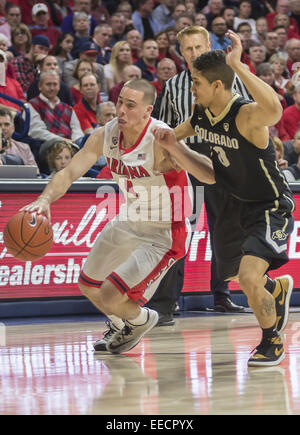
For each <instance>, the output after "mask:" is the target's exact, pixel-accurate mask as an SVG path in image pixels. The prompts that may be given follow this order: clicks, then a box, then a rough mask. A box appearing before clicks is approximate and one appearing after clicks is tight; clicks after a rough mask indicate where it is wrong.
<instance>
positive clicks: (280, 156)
mask: <svg viewBox="0 0 300 435" xmlns="http://www.w3.org/2000/svg"><path fill="white" fill-rule="evenodd" d="M271 140H272V143H273V146H274V149H275V155H276V160H277V164H278V167H279V169H281V170H283V169H286V168H287V167H288V161H287V160H285V158H284V146H283V143H282V141H281V140H280V139H279V137H276V136H274V137H272V138H271Z"/></svg>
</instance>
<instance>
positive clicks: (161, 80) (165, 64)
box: [151, 57, 177, 95]
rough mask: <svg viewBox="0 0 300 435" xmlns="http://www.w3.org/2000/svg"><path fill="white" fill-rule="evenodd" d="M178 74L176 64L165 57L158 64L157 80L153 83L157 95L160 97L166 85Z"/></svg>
mask: <svg viewBox="0 0 300 435" xmlns="http://www.w3.org/2000/svg"><path fill="white" fill-rule="evenodd" d="M175 74H177V68H176V64H175V62H174V61H173V60H172V59H169V58H167V57H165V58H164V59H161V60H160V61H159V62H158V64H157V80H155V81H154V82H151V83H152V85H153V86H154V87H155V89H156V93H157V95H159V94H160V93H161V91H162V89H163V86H164V84H165V83H166V81H167V80H169V79H170V78H171V77H174V76H175Z"/></svg>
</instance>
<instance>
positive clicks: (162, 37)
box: [155, 30, 183, 73]
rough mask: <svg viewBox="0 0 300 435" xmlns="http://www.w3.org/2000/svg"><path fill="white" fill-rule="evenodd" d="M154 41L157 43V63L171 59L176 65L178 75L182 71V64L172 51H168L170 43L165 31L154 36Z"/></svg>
mask: <svg viewBox="0 0 300 435" xmlns="http://www.w3.org/2000/svg"><path fill="white" fill-rule="evenodd" d="M155 41H156V43H157V46H158V52H159V54H158V58H157V62H159V61H160V60H161V59H164V58H169V59H172V60H173V62H174V63H175V65H176V70H177V72H178V73H180V72H181V71H182V70H183V67H182V62H181V60H180V58H179V56H177V55H176V54H173V51H172V49H171V50H170V41H169V37H168V34H167V32H166V31H165V30H162V31H161V32H158V33H157V34H156V35H155Z"/></svg>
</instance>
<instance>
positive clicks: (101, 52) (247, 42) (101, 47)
mask: <svg viewBox="0 0 300 435" xmlns="http://www.w3.org/2000/svg"><path fill="white" fill-rule="evenodd" d="M193 25H197V26H203V27H205V28H207V30H209V32H210V35H211V48H212V49H222V50H226V49H227V48H228V46H229V45H230V39H228V38H227V37H226V32H227V30H228V29H232V30H234V31H235V32H237V33H238V34H239V35H240V38H241V41H242V46H243V53H242V62H243V63H244V64H245V68H249V69H250V71H252V72H253V73H254V74H256V75H257V76H258V77H260V78H261V79H262V80H263V81H265V82H266V83H268V84H269V85H270V86H271V87H272V88H273V89H274V90H275V91H276V93H277V95H278V99H279V100H280V102H281V104H282V107H283V115H282V118H281V120H280V121H279V122H278V123H277V124H276V125H274V126H271V127H270V129H269V130H270V135H271V137H272V140H273V143H274V147H275V150H276V156H277V161H278V165H279V167H280V168H281V169H282V170H283V172H284V173H285V175H286V178H287V179H288V181H295V180H300V145H299V144H300V33H299V30H300V1H299V0H262V1H260V0H251V1H250V0H208V1H206V0H71V1H66V0H53V1H36V0H11V1H5V0H3V1H2V0H1V1H0V128H1V130H2V136H3V137H4V139H5V140H4V141H3V140H2V142H1V141H0V165H1V164H2V165H3V164H10V162H11V161H12V162H14V163H15V162H16V161H19V162H20V163H23V164H26V165H28V164H35V165H37V166H38V169H39V174H40V175H39V176H52V175H53V173H54V172H55V171H58V170H60V169H62V168H63V167H65V165H66V164H67V163H68V162H69V160H70V158H71V157H72V155H73V154H74V153H75V152H76V151H77V150H78V149H80V148H81V147H82V146H83V144H84V143H85V141H86V140H87V137H88V136H89V135H90V134H91V132H92V131H93V130H94V129H95V128H97V127H99V126H101V125H104V124H105V123H106V122H108V121H109V120H111V119H112V117H114V116H115V114H116V107H115V106H116V103H117V99H118V95H119V93H120V91H121V89H122V86H123V85H124V83H125V82H126V81H127V80H130V79H132V78H136V77H142V78H144V79H146V80H148V81H150V82H151V83H152V84H153V85H154V86H155V88H156V90H157V94H158V101H159V94H160V92H161V90H162V89H163V86H164V84H165V82H166V81H167V80H168V79H170V78H171V77H173V76H174V75H175V74H177V73H180V72H181V71H183V70H184V69H186V68H187V65H186V64H185V62H184V59H183V57H182V55H181V53H180V49H179V44H178V42H177V40H176V34H177V33H178V32H179V31H180V30H182V29H183V28H185V27H187V26H193ZM6 96H8V97H12V98H13V100H7V99H6ZM18 102H22V103H25V102H26V103H28V107H29V113H30V123H29V131H28V133H27V134H26V135H25V136H24V138H22V141H17V140H15V139H13V133H14V131H15V129H22V125H23V124H24V122H25V120H24V117H25V116H28V113H27V115H26V114H24V110H23V109H22V106H21V105H20V104H18ZM14 155H15V156H18V159H19V160H16V159H15V160H14V159H13V158H12V160H10V158H9V156H14ZM7 156H8V157H7ZM99 160H100V161H99V162H97V164H96V165H95V167H94V171H93V172H92V175H91V174H90V176H92V177H102V176H103V177H110V176H111V174H110V173H109V171H107V170H106V169H105V160H103V159H99Z"/></svg>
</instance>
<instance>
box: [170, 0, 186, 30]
mask: <svg viewBox="0 0 300 435" xmlns="http://www.w3.org/2000/svg"><path fill="white" fill-rule="evenodd" d="M185 13H186V6H185V4H184V2H183V3H181V2H178V3H177V4H176V5H175V8H174V11H173V13H172V17H173V19H174V23H173V24H172V26H174V25H175V21H176V20H177V18H178V17H179V16H180V15H182V14H185ZM172 26H167V27H172Z"/></svg>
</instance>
